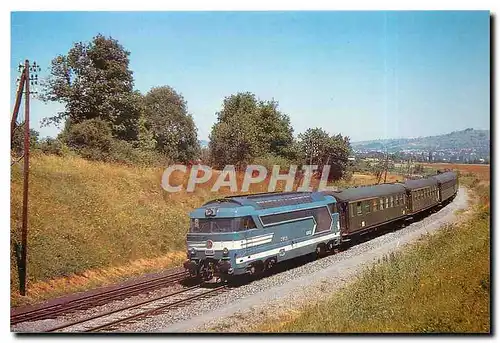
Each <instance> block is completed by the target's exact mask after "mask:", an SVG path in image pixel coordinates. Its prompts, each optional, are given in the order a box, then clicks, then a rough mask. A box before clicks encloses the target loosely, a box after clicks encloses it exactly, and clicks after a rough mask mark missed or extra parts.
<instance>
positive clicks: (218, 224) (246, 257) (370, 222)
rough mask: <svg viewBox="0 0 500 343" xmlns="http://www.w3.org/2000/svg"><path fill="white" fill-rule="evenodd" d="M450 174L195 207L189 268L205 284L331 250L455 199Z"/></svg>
mask: <svg viewBox="0 0 500 343" xmlns="http://www.w3.org/2000/svg"><path fill="white" fill-rule="evenodd" d="M458 186H459V185H458V178H457V174H456V173H454V172H446V173H442V174H438V175H435V176H431V177H429V178H426V179H420V180H407V181H406V182H405V183H392V184H381V185H374V186H364V187H355V188H347V189H343V190H340V191H323V192H274V193H260V194H254V195H240V196H232V197H225V198H221V199H216V200H212V201H209V202H207V203H205V204H204V205H203V206H201V207H200V208H197V209H195V210H194V211H192V212H191V213H190V214H189V216H190V228H189V232H188V234H187V260H186V262H185V263H184V268H185V269H186V270H188V271H189V273H190V275H191V276H192V277H194V278H200V279H202V280H204V281H209V280H212V279H213V278H214V277H215V278H218V279H220V280H229V279H231V278H234V277H235V276H238V275H242V274H251V275H254V274H259V273H262V272H264V271H265V270H268V269H270V268H272V267H273V266H274V265H275V264H276V263H279V262H282V261H285V260H288V259H292V258H295V257H298V256H302V255H307V254H311V253H316V254H317V255H318V256H321V255H323V254H324V253H326V252H328V251H332V250H334V249H335V248H337V247H338V246H339V245H341V244H342V243H343V242H346V241H349V240H350V239H352V237H353V236H355V235H358V234H362V233H365V232H367V231H369V230H372V229H375V228H378V227H380V226H382V225H386V224H389V223H392V222H396V221H400V220H406V219H410V218H412V217H413V216H415V215H416V214H420V213H424V212H426V211H429V210H431V209H434V208H436V207H438V206H443V205H445V204H446V203H448V202H449V201H451V200H452V199H453V197H454V196H455V195H456V193H457V191H458Z"/></svg>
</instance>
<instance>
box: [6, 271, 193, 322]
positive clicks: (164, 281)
mask: <svg viewBox="0 0 500 343" xmlns="http://www.w3.org/2000/svg"><path fill="white" fill-rule="evenodd" d="M185 276H187V274H186V272H184V271H183V272H178V273H173V274H169V275H165V276H162V277H160V278H156V279H152V280H145V281H142V282H139V283H136V284H132V285H127V286H124V287H120V288H116V289H111V290H107V291H104V292H100V293H97V294H91V295H87V296H84V297H82V298H78V299H74V300H71V301H69V302H66V303H61V304H54V305H50V306H46V307H42V308H39V309H35V310H33V311H28V312H24V313H19V314H17V315H14V316H12V317H11V325H15V324H18V323H21V322H26V321H34V320H40V319H47V318H54V317H55V316H56V315H58V314H61V313H67V312H70V311H76V310H78V309H82V308H88V307H91V306H98V305H101V304H103V303H108V302H110V301H113V300H116V299H119V298H124V297H127V296H132V295H137V294H141V293H143V292H146V291H150V290H153V289H156V288H158V287H160V286H164V285H168V284H170V283H175V282H176V281H180V280H182V279H183V278H184V277H185Z"/></svg>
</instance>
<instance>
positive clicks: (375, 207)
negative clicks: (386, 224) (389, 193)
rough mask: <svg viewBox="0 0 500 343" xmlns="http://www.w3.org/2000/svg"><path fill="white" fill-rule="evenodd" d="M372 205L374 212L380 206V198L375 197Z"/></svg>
mask: <svg viewBox="0 0 500 343" xmlns="http://www.w3.org/2000/svg"><path fill="white" fill-rule="evenodd" d="M372 207H373V212H377V210H378V209H377V207H378V200H377V199H374V200H373V203H372Z"/></svg>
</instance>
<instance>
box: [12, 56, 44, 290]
mask: <svg viewBox="0 0 500 343" xmlns="http://www.w3.org/2000/svg"><path fill="white" fill-rule="evenodd" d="M19 69H20V70H21V69H22V74H21V78H20V82H19V87H18V90H17V96H16V103H15V105H14V113H13V115H12V121H11V135H12V136H13V135H14V130H15V128H16V122H17V116H18V112H19V107H20V106H21V100H22V96H23V92H22V90H23V88H24V93H25V97H24V153H23V159H24V167H23V175H24V182H23V212H22V232H21V247H20V251H16V253H17V256H18V259H17V263H18V271H19V293H20V294H21V295H23V296H24V295H26V280H27V278H26V270H27V253H28V180H29V166H30V165H29V154H30V96H31V94H33V93H35V92H30V84H31V85H32V86H36V85H37V84H38V75H37V72H39V71H40V70H41V69H40V67H39V66H38V65H37V64H36V62H33V64H32V65H30V63H29V60H26V61H25V62H24V67H22V65H21V66H20V68H19ZM30 70H31V71H32V72H33V75H31V76H30ZM17 248H18V247H16V250H18V249H17ZM19 255H20V256H19Z"/></svg>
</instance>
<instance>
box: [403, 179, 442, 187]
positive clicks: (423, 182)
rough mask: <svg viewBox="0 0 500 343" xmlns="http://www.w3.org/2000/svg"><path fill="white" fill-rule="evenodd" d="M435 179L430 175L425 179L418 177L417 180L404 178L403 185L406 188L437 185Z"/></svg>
mask: <svg viewBox="0 0 500 343" xmlns="http://www.w3.org/2000/svg"><path fill="white" fill-rule="evenodd" d="M437 184H438V183H437V180H436V179H433V178H432V177H430V178H427V179H419V180H406V181H405V187H406V188H408V189H418V188H422V187H428V186H437Z"/></svg>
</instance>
